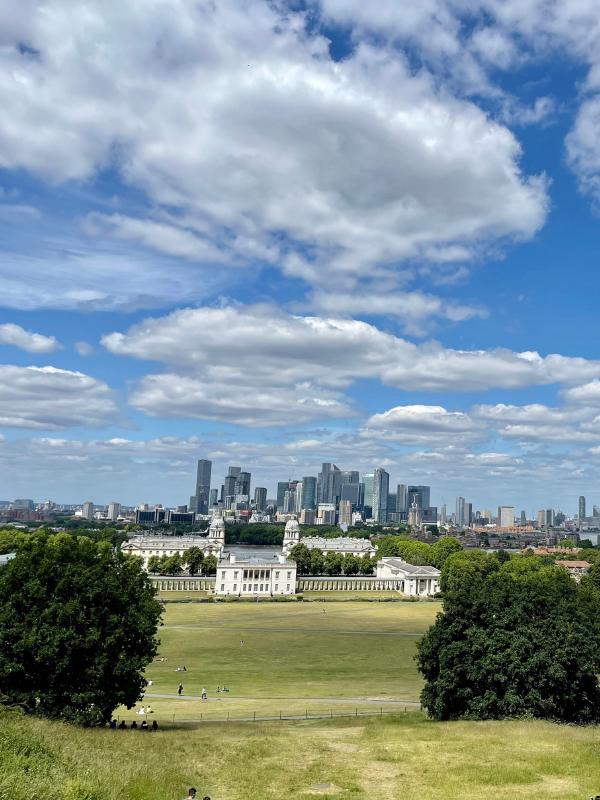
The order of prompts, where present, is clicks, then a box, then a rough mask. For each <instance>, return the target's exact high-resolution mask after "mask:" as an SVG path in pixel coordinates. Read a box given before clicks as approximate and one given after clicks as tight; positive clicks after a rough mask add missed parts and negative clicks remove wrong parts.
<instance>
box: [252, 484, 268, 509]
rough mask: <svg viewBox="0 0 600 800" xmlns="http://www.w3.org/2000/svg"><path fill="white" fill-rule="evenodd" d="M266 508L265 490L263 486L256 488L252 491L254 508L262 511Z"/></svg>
mask: <svg viewBox="0 0 600 800" xmlns="http://www.w3.org/2000/svg"><path fill="white" fill-rule="evenodd" d="M266 507H267V490H266V488H265V487H264V486H257V487H256V489H255V490H254V508H255V509H256V510H257V511H264V510H265V509H266Z"/></svg>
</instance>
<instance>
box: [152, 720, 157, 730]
mask: <svg viewBox="0 0 600 800" xmlns="http://www.w3.org/2000/svg"><path fill="white" fill-rule="evenodd" d="M152 730H153V731H157V730H158V722H157V721H156V720H155V719H153V720H152Z"/></svg>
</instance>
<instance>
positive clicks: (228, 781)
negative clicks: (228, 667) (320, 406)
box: [0, 713, 600, 800]
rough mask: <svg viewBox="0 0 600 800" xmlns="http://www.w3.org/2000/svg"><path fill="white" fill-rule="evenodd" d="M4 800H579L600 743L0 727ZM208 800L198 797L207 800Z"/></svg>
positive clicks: (495, 732) (317, 729)
mask: <svg viewBox="0 0 600 800" xmlns="http://www.w3.org/2000/svg"><path fill="white" fill-rule="evenodd" d="M0 731H1V732H0V764H1V767H0V799H1V800H30V798H32V797H36V798H37V797H40V798H44V799H45V800H46V798H51V799H52V800H180V798H182V797H184V795H185V790H186V789H187V787H188V785H193V786H197V787H198V789H199V790H200V792H207V793H209V794H210V795H211V797H212V798H213V800H286V799H287V798H299V799H300V800H303V799H304V800H309V798H311V797H315V796H323V797H330V798H338V800H342V798H353V799H354V800H366V799H367V798H368V799H369V800H399V798H402V800H424V799H426V800H434V799H435V798H445V800H459V799H460V800H489V798H491V797H493V798H495V800H515V798H522V799H525V798H530V799H531V800H542V798H560V800H583V799H584V798H588V797H590V796H591V795H592V794H595V793H596V792H597V791H598V787H599V786H600V759H599V758H598V755H599V752H600V736H599V733H598V730H597V729H595V728H587V729H581V728H580V729H578V728H570V727H560V726H558V725H553V724H550V723H538V722H497V723H434V722H429V721H428V720H426V719H425V718H424V717H423V716H422V715H419V714H418V713H413V714H411V713H409V714H407V715H402V716H399V717H398V718H384V719H383V720H380V719H369V720H360V719H359V720H333V721H319V722H300V723H290V722H282V723H279V722H277V723H268V724H267V723H238V724H233V723H231V724H229V725H228V724H226V723H223V724H206V725H204V726H203V727H200V728H195V729H192V730H187V729H186V730H177V729H174V730H162V731H159V732H157V733H143V732H141V731H110V730H81V729H75V728H70V727H68V726H66V725H63V724H60V723H50V722H45V721H43V720H35V719H29V718H28V719H25V718H20V717H12V716H8V717H7V716H6V715H3V716H2V717H1V718H0ZM200 796H201V797H202V794H201V795H200Z"/></svg>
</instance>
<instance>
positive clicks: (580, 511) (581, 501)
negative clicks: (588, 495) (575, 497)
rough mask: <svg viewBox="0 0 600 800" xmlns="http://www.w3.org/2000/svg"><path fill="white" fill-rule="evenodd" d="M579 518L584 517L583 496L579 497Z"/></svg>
mask: <svg viewBox="0 0 600 800" xmlns="http://www.w3.org/2000/svg"><path fill="white" fill-rule="evenodd" d="M579 519H585V497H584V496H583V495H581V496H580V497H579Z"/></svg>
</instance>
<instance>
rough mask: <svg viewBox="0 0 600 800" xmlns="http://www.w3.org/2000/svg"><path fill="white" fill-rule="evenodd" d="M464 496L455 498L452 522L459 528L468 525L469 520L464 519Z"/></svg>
mask: <svg viewBox="0 0 600 800" xmlns="http://www.w3.org/2000/svg"><path fill="white" fill-rule="evenodd" d="M465 503H466V501H465V498H464V497H457V498H456V509H455V512H454V524H455V525H456V527H457V528H458V529H459V530H462V529H463V528H466V527H468V525H469V522H470V520H468V519H466V508H465Z"/></svg>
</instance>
